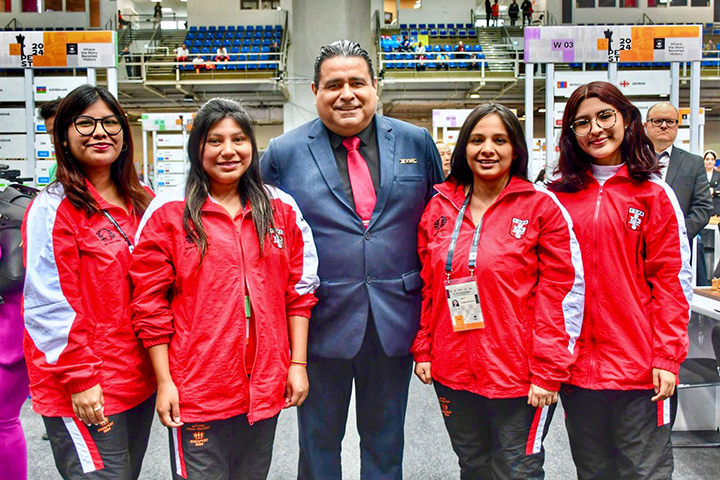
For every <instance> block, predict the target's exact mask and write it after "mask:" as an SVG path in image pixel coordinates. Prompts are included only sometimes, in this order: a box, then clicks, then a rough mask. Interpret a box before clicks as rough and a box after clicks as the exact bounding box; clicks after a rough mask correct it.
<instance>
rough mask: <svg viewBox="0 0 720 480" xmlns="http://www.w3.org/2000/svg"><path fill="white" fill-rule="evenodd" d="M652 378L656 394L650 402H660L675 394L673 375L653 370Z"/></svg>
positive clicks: (660, 370)
mask: <svg viewBox="0 0 720 480" xmlns="http://www.w3.org/2000/svg"><path fill="white" fill-rule="evenodd" d="M652 376H653V386H654V387H655V393H656V395H655V396H654V397H652V401H653V402H661V401H663V400H665V399H667V398H670V397H672V396H673V394H674V393H675V374H674V373H672V372H668V371H667V370H663V369H660V368H653V369H652Z"/></svg>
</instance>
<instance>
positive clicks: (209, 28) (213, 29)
mask: <svg viewBox="0 0 720 480" xmlns="http://www.w3.org/2000/svg"><path fill="white" fill-rule="evenodd" d="M216 31H217V27H216V26H215V25H210V26H209V27H208V32H216Z"/></svg>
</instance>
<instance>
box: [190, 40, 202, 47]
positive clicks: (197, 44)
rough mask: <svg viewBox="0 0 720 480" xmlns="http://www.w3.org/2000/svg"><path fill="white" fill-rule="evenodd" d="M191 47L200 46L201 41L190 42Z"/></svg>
mask: <svg viewBox="0 0 720 480" xmlns="http://www.w3.org/2000/svg"><path fill="white" fill-rule="evenodd" d="M192 46H193V47H202V41H201V40H195V41H194V42H192Z"/></svg>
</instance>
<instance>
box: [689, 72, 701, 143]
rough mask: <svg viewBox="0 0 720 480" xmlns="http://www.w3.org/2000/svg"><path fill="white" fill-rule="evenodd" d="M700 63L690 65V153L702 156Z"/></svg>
mask: <svg viewBox="0 0 720 480" xmlns="http://www.w3.org/2000/svg"><path fill="white" fill-rule="evenodd" d="M699 140H700V61H699V60H695V61H693V62H692V64H691V65H690V152H691V153H695V154H697V155H702V151H701V150H700V141H699Z"/></svg>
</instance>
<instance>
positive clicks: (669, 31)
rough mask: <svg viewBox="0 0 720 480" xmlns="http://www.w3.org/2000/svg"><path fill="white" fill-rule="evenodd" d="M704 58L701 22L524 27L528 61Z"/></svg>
mask: <svg viewBox="0 0 720 480" xmlns="http://www.w3.org/2000/svg"><path fill="white" fill-rule="evenodd" d="M701 58H702V27H701V26H700V25H636V26H631V25H602V26H582V27H570V26H568V27H565V26H563V27H527V28H525V62H526V63H584V62H599V63H605V62H609V63H618V62H644V63H647V62H691V61H695V60H700V59H701Z"/></svg>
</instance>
